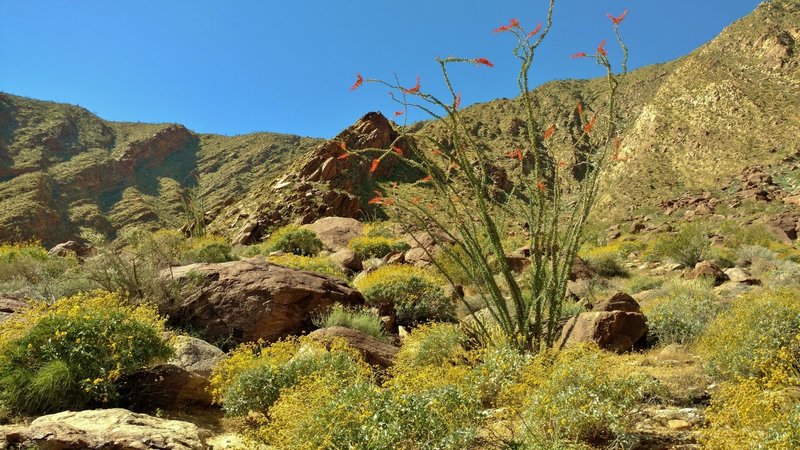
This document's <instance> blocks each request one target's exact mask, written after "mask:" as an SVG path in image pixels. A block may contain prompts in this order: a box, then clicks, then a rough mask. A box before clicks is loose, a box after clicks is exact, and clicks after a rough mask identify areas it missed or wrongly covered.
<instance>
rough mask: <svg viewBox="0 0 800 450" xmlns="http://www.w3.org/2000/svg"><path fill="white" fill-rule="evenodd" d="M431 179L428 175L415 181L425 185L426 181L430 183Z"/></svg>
mask: <svg viewBox="0 0 800 450" xmlns="http://www.w3.org/2000/svg"><path fill="white" fill-rule="evenodd" d="M432 179H433V178H432V177H431V176H430V175H428V176H426V177H424V178H420V179H419V180H418V181H417V183H425V182H426V181H431V180H432Z"/></svg>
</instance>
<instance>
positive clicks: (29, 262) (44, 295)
mask: <svg viewBox="0 0 800 450" xmlns="http://www.w3.org/2000/svg"><path fill="white" fill-rule="evenodd" d="M91 288H92V283H91V281H89V280H88V279H86V277H85V276H84V275H83V274H82V273H81V271H80V263H79V261H78V259H77V258H76V257H75V256H74V255H71V256H66V257H60V256H53V255H49V254H48V253H47V250H46V249H45V248H44V247H42V246H41V245H39V244H38V243H17V244H0V293H2V294H17V295H18V294H22V295H24V296H26V297H28V298H32V299H37V300H55V299H56V298H60V297H65V296H69V295H73V294H76V293H78V292H80V291H85V290H90V289H91Z"/></svg>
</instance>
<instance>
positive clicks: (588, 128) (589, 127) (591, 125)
mask: <svg viewBox="0 0 800 450" xmlns="http://www.w3.org/2000/svg"><path fill="white" fill-rule="evenodd" d="M595 122H597V116H592V118H591V120H589V123H587V124H586V126H585V127H583V131H584V132H585V133H587V134H588V133H591V132H592V128H594V123H595Z"/></svg>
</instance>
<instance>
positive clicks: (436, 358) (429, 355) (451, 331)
mask: <svg viewBox="0 0 800 450" xmlns="http://www.w3.org/2000/svg"><path fill="white" fill-rule="evenodd" d="M466 342H467V335H466V334H464V332H463V331H462V330H461V328H459V326H458V325H456V324H452V323H433V324H427V325H423V326H420V327H419V328H416V329H414V331H413V332H412V333H411V335H410V336H409V337H408V338H406V339H405V341H404V342H403V346H402V348H401V349H400V352H398V354H397V357H396V359H395V363H396V364H395V365H396V366H397V367H402V368H419V367H422V366H427V365H437V366H438V365H442V364H444V363H445V362H447V361H451V360H457V359H463V358H464V357H465V356H466V349H465V347H464V345H465V344H466Z"/></svg>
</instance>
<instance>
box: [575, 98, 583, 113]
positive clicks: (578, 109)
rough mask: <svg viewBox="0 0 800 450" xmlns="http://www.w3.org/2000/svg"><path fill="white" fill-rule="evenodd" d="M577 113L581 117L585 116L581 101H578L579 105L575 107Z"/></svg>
mask: <svg viewBox="0 0 800 450" xmlns="http://www.w3.org/2000/svg"><path fill="white" fill-rule="evenodd" d="M575 111H577V112H578V115H579V116H582V115H583V103H581V102H580V100H579V101H578V104H577V105H576V106H575Z"/></svg>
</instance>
